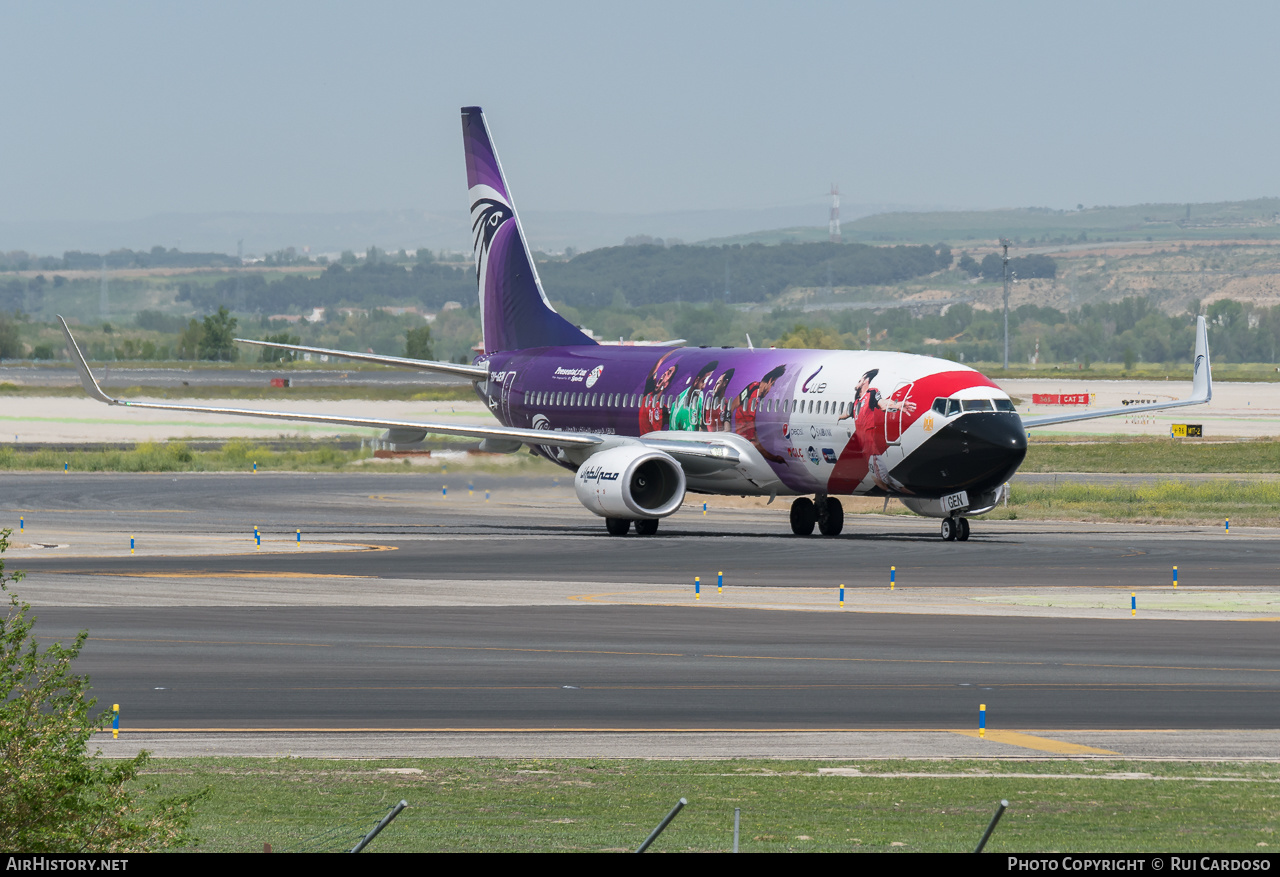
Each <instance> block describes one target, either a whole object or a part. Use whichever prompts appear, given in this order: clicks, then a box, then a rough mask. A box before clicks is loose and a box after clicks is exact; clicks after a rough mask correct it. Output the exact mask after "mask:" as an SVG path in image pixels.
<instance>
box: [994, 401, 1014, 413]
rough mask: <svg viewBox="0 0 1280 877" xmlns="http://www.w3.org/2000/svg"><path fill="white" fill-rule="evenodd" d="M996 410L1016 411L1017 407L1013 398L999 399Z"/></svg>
mask: <svg viewBox="0 0 1280 877" xmlns="http://www.w3.org/2000/svg"><path fill="white" fill-rule="evenodd" d="M996 410H997V411H1016V410H1017V409H1015V408H1014V407H1013V400H1012V399H997V400H996Z"/></svg>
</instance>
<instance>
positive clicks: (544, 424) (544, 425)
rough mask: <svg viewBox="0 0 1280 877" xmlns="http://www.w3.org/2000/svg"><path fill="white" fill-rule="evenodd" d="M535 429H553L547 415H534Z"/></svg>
mask: <svg viewBox="0 0 1280 877" xmlns="http://www.w3.org/2000/svg"><path fill="white" fill-rule="evenodd" d="M533 428H534V429H551V421H550V420H548V419H547V415H545V414H535V415H533Z"/></svg>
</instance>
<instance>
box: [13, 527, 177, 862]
mask: <svg viewBox="0 0 1280 877" xmlns="http://www.w3.org/2000/svg"><path fill="white" fill-rule="evenodd" d="M10 533H11V531H10V530H2V531H0V555H3V553H4V551H5V550H6V549H7V548H8V547H9V535H10ZM21 578H22V574H21V573H14V574H9V575H6V574H5V571H4V561H3V557H2V556H0V591H2V592H3V593H4V594H5V596H7V597H8V599H9V605H8V607H7V612H6V614H5V617H4V626H3V629H2V630H0V849H6V850H16V851H21V852H31V853H52V852H61V853H70V852H111V853H120V852H148V851H152V850H159V849H164V848H166V847H177V846H185V845H186V844H188V843H191V842H192V840H193V838H192V837H191V836H190V833H189V827H190V824H191V818H192V816H193V815H194V814H193V812H192V804H193V802H194V801H195V800H196V799H197V798H198V797H200V795H199V794H197V795H192V796H188V797H185V798H169V799H165V800H161V801H158V802H156V803H155V804H153V805H151V806H146V805H144V804H143V803H142V801H141V800H140V798H141V796H140V794H139V790H138V789H137V788H136V784H134V783H133V781H134V780H136V778H137V776H138V772H139V771H140V770H141V769H142V766H143V765H145V764H146V763H147V760H148V758H149V755H148V753H147V752H145V751H143V752H140V753H138V755H137V756H135V757H134V758H130V759H125V760H120V761H107V760H106V759H104V758H102V756H101V753H100V752H94V753H93V754H90V753H89V748H88V745H89V738H90V736H91V735H92V734H93V733H94V731H97V730H101V729H102V728H103V727H104V718H103V716H100V717H99V718H98V719H96V720H95V719H94V718H92V717H91V716H90V711H91V710H92V709H93V707H94V705H95V703H96V701H95V700H94V699H93V698H92V697H90V696H89V680H88V677H85V676H77V675H75V674H73V673H72V672H71V662H72V661H74V660H75V659H76V656H77V655H79V654H80V649H81V648H82V647H83V646H84V642H85V639H86V638H87V637H88V635H89V632H88V631H85V630H82V631H80V633H79V634H78V635H77V636H76V639H75V642H74V643H73V644H72V645H70V646H64V645H62V644H61V643H54V644H52V645H50V646H49V647H47V648H45V649H44V650H41V649H40V648H39V645H38V643H37V642H36V639H35V637H34V636H33V634H32V630H33V628H34V626H35V618H34V617H33V616H32V615H31V606H30V605H28V604H27V603H23V602H22V601H20V600H19V599H18V596H17V594H16V593H14V592H13V590H12V588H11V586H12V585H13V584H14V583H15V582H17V581H18V580H20V579H21ZM103 715H105V714H103Z"/></svg>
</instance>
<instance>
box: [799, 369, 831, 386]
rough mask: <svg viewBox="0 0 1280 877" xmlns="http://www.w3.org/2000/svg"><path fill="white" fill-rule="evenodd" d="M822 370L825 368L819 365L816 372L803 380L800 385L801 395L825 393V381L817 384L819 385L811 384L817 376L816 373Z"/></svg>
mask: <svg viewBox="0 0 1280 877" xmlns="http://www.w3.org/2000/svg"><path fill="white" fill-rule="evenodd" d="M823 368H825V366H821V365H820V366H818V371H816V372H814V373H813V374H811V375H809V377H807V378H805V379H804V383H803V384H801V385H800V392H801V393H825V392H826V391H827V382H826V381H823V382H822V383H819V384H815V383H813V379H814V378H816V377H817V376H818V373H819V372H821V371H822V370H823Z"/></svg>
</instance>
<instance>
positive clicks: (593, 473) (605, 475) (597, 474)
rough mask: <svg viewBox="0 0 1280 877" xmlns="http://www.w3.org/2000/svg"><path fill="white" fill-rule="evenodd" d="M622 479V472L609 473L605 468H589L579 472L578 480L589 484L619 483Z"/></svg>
mask: <svg viewBox="0 0 1280 877" xmlns="http://www.w3.org/2000/svg"><path fill="white" fill-rule="evenodd" d="M620 477H622V473H621V472H609V471H607V470H606V469H605V468H604V467H603V466H587V467H585V468H582V469H579V470H578V478H579V479H581V480H582V481H584V482H587V483H591V482H595V483H596V484H599V483H600V482H602V481H617V480H618V479H619V478H620Z"/></svg>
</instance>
